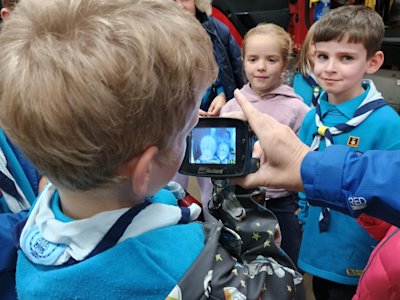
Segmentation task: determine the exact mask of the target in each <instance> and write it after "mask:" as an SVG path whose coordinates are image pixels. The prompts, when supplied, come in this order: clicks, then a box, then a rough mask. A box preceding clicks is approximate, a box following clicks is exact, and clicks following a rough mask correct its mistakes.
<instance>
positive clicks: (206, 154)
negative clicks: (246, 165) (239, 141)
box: [189, 127, 236, 165]
mask: <svg viewBox="0 0 400 300" xmlns="http://www.w3.org/2000/svg"><path fill="white" fill-rule="evenodd" d="M190 143H191V147H190V149H191V153H190V159H189V162H190V163H191V164H219V165H232V164H236V128H235V127H200V128H197V127H195V128H194V129H193V131H192V134H191V139H190Z"/></svg>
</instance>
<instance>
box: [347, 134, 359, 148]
mask: <svg viewBox="0 0 400 300" xmlns="http://www.w3.org/2000/svg"><path fill="white" fill-rule="evenodd" d="M359 143H360V138H359V137H356V136H349V139H348V140H347V146H350V147H354V148H357V147H358V144H359Z"/></svg>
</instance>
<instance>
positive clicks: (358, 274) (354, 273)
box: [346, 268, 363, 277]
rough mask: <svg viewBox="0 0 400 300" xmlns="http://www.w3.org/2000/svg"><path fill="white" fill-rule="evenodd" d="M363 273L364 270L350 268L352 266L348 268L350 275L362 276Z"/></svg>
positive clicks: (347, 271)
mask: <svg viewBox="0 0 400 300" xmlns="http://www.w3.org/2000/svg"><path fill="white" fill-rule="evenodd" d="M362 273H363V270H356V269H350V268H348V269H346V274H347V275H348V276H357V277H360V276H361V274H362Z"/></svg>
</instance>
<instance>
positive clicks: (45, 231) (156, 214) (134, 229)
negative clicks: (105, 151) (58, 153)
mask: <svg viewBox="0 0 400 300" xmlns="http://www.w3.org/2000/svg"><path fill="white" fill-rule="evenodd" d="M167 194H168V195H169V196H168V197H169V198H170V197H171V196H172V197H174V196H173V194H172V193H171V192H169V191H166V190H162V191H161V192H160V193H158V194H156V195H155V196H153V197H152V199H151V200H152V201H153V203H152V204H151V205H148V206H147V207H145V208H143V209H142V210H141V211H139V212H138V213H137V215H136V216H135V217H134V218H133V219H132V221H131V223H130V224H129V225H128V226H127V227H126V229H125V231H124V233H123V235H122V236H121V238H120V239H119V240H118V243H120V242H123V241H124V240H126V239H128V238H132V237H135V236H138V235H140V234H143V233H146V232H149V231H152V230H155V229H158V228H162V227H167V226H173V225H176V224H178V223H182V222H188V221H190V220H195V219H197V217H198V216H199V214H200V212H201V208H200V206H198V205H196V204H192V205H191V206H189V207H188V208H186V207H184V208H182V207H179V206H177V205H170V204H165V203H161V202H167V203H171V202H172V201H171V198H170V199H169V200H167V201H161V200H160V198H163V197H164V196H166V195H167ZM58 199H59V197H58V195H57V190H56V188H55V186H54V185H52V184H51V183H50V184H48V185H47V186H46V187H45V189H44V190H43V191H42V193H41V194H40V196H39V198H38V200H37V202H36V204H35V206H34V207H33V208H32V210H31V212H30V215H29V218H28V220H27V222H26V225H25V227H24V228H23V230H22V232H21V237H20V246H21V250H22V251H23V253H24V254H25V256H26V257H27V258H28V259H29V260H30V261H31V262H33V263H35V264H39V265H62V264H64V263H66V262H67V261H68V260H69V259H70V258H73V259H74V260H76V261H82V260H84V259H85V258H86V257H87V256H88V255H89V254H90V253H91V252H92V251H93V250H94V249H95V248H96V246H97V245H98V244H99V243H100V241H101V240H102V239H103V238H104V236H105V235H106V234H107V233H108V231H109V230H110V229H111V227H112V226H114V224H115V223H116V222H117V220H118V219H119V218H120V217H121V216H122V215H123V214H124V213H126V212H127V211H128V210H129V208H122V209H118V210H113V211H105V212H102V213H99V214H96V215H94V216H92V217H90V218H87V219H82V220H71V219H65V218H67V217H65V216H64V215H63V213H62V212H61V210H60V209H59V205H58V201H59V200H58ZM54 207H55V211H53V208H54ZM57 216H58V217H57Z"/></svg>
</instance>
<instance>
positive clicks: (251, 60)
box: [247, 57, 256, 62]
mask: <svg viewBox="0 0 400 300" xmlns="http://www.w3.org/2000/svg"><path fill="white" fill-rule="evenodd" d="M247 61H249V62H255V61H256V58H255V57H249V58H248V59H247Z"/></svg>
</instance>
